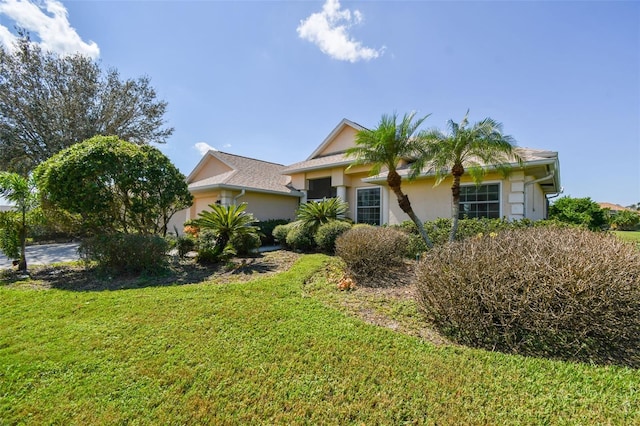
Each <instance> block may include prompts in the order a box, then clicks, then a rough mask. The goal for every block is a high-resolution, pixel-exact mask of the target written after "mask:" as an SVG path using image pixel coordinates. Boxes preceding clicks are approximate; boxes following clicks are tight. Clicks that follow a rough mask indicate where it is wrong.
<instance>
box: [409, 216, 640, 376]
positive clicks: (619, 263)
mask: <svg viewBox="0 0 640 426" xmlns="http://www.w3.org/2000/svg"><path fill="white" fill-rule="evenodd" d="M416 284H417V289H418V299H419V304H420V306H421V309H422V310H423V312H424V313H425V314H426V316H427V318H428V319H429V320H430V321H432V322H433V324H435V326H436V327H437V328H438V329H439V330H440V331H441V332H442V333H443V334H445V335H447V336H449V337H450V338H452V339H453V340H455V341H457V342H459V343H462V344H465V345H469V346H473V347H478V348H484V349H488V350H500V351H504V352H508V353H518V354H523V355H532V356H544V357H550V358H558V359H565V360H574V361H584V362H596V363H603V364H608V363H615V364H622V365H628V366H632V367H640V250H638V249H637V248H635V247H634V246H633V245H632V244H629V243H625V242H623V241H621V240H619V239H617V238H615V237H614V236H611V235H607V234H603V233H595V232H591V231H588V230H585V229H578V228H553V227H543V228H539V227H535V228H527V229H515V230H509V231H504V232H500V233H496V234H491V235H485V236H483V237H476V238H469V239H466V240H464V241H462V242H456V243H453V244H447V245H444V246H441V247H436V248H435V249H434V250H431V251H429V252H427V253H426V254H425V256H424V258H423V259H422V260H421V261H420V263H419V264H418V266H417V274H416Z"/></svg>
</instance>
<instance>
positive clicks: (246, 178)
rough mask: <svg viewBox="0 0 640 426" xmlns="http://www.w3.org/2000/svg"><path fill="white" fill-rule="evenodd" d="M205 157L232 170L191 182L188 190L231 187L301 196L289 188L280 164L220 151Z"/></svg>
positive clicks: (288, 179) (210, 152) (287, 178)
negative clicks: (215, 160) (214, 158)
mask: <svg viewBox="0 0 640 426" xmlns="http://www.w3.org/2000/svg"><path fill="white" fill-rule="evenodd" d="M206 155H212V156H214V157H216V158H217V159H218V160H220V161H222V162H223V163H225V164H227V165H228V166H229V167H231V168H232V169H233V170H231V171H229V172H225V173H221V174H218V175H215V176H210V177H208V178H205V179H202V180H199V181H195V182H191V183H189V189H190V190H198V189H205V188H214V187H233V188H245V189H247V190H257V191H260V192H271V193H280V194H284V195H292V196H300V195H301V194H300V193H299V192H298V191H296V190H295V189H293V188H292V187H290V186H289V181H290V178H289V177H288V176H285V175H283V174H282V171H283V170H284V168H285V167H284V166H283V165H282V164H276V163H270V162H267V161H262V160H256V159H254V158H248V157H242V156H239V155H234V154H228V153H226V152H221V151H209V152H208V153H207V154H206Z"/></svg>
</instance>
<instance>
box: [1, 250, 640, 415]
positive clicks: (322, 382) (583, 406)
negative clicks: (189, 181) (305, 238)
mask: <svg viewBox="0 0 640 426" xmlns="http://www.w3.org/2000/svg"><path fill="white" fill-rule="evenodd" d="M327 261H328V258H327V257H326V256H323V255H307V256H302V257H301V258H300V260H299V261H298V262H297V263H295V264H294V266H293V267H292V268H291V269H290V270H288V271H287V272H282V273H279V274H276V275H272V276H270V277H266V278H258V279H256V280H253V281H248V282H244V283H235V284H214V283H211V282H205V283H201V284H191V285H180V286H158V287H153V286H149V287H145V288H140V289H125V290H116V291H73V290H60V289H49V290H42V289H34V288H33V287H28V286H21V285H11V286H4V287H0V424H15V423H18V424H123V423H128V422H131V423H134V424H405V423H407V424H638V423H640V373H639V372H638V371H636V370H631V369H625V368H619V367H594V366H589V365H582V364H571V363H562V362H552V361H546V360H540V359H527V358H523V357H517V356H507V355H502V354H498V353H491V352H485V351H479V350H470V349H465V348H461V347H456V346H447V345H442V346H434V345H433V344H431V343H428V342H426V341H425V340H423V339H420V338H418V337H411V336H407V335H405V334H401V333H397V332H394V331H391V330H389V329H386V328H381V327H376V326H373V325H369V324H366V323H365V322H363V321H362V320H360V319H358V318H355V317H352V316H349V315H348V314H346V313H343V312H341V311H339V310H337V309H334V308H331V307H329V306H326V305H325V304H323V303H322V302H321V301H320V300H318V299H317V298H315V297H312V296H310V295H309V294H308V293H306V292H304V291H303V285H304V283H305V282H307V281H308V280H310V279H311V277H312V276H313V274H314V273H315V272H316V271H318V270H321V269H322V268H323V266H324V265H325V264H326V262H327ZM326 285H327V286H328V287H329V286H333V287H335V283H330V282H327V283H326ZM336 291H337V290H336ZM356 291H357V290H356Z"/></svg>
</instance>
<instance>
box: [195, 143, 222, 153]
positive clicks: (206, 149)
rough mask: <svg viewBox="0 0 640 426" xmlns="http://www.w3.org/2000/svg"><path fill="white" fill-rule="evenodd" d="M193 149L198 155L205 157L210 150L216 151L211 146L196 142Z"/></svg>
mask: <svg viewBox="0 0 640 426" xmlns="http://www.w3.org/2000/svg"><path fill="white" fill-rule="evenodd" d="M193 147H194V148H195V149H197V150H198V152H199V153H200V155H205V154H206V153H207V152H209V151H211V150H213V151H217V149H215V148H214V147H212V146H211V145H209V144H208V143H206V142H198V143H197V144H195V145H194V146H193Z"/></svg>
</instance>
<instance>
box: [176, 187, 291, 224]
mask: <svg viewBox="0 0 640 426" xmlns="http://www.w3.org/2000/svg"><path fill="white" fill-rule="evenodd" d="M238 195H240V191H211V192H203V193H195V194H193V198H194V199H193V205H192V206H191V208H190V209H189V211H188V214H187V215H186V219H185V220H187V219H196V218H197V217H198V213H200V212H202V211H203V210H207V209H208V207H209V204H214V203H215V202H216V201H218V200H220V203H221V204H222V205H231V204H233V202H234V200H235V201H236V202H237V203H238V204H240V203H247V210H245V211H246V212H248V213H252V214H253V216H254V217H255V218H256V219H258V220H267V219H294V218H295V211H296V209H297V208H298V203H299V199H298V198H297V197H289V196H286V195H278V194H263V193H259V192H250V191H247V192H246V193H245V195H243V196H242V197H239V198H237V199H235V197H237V196H238ZM183 222H184V220H183Z"/></svg>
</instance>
